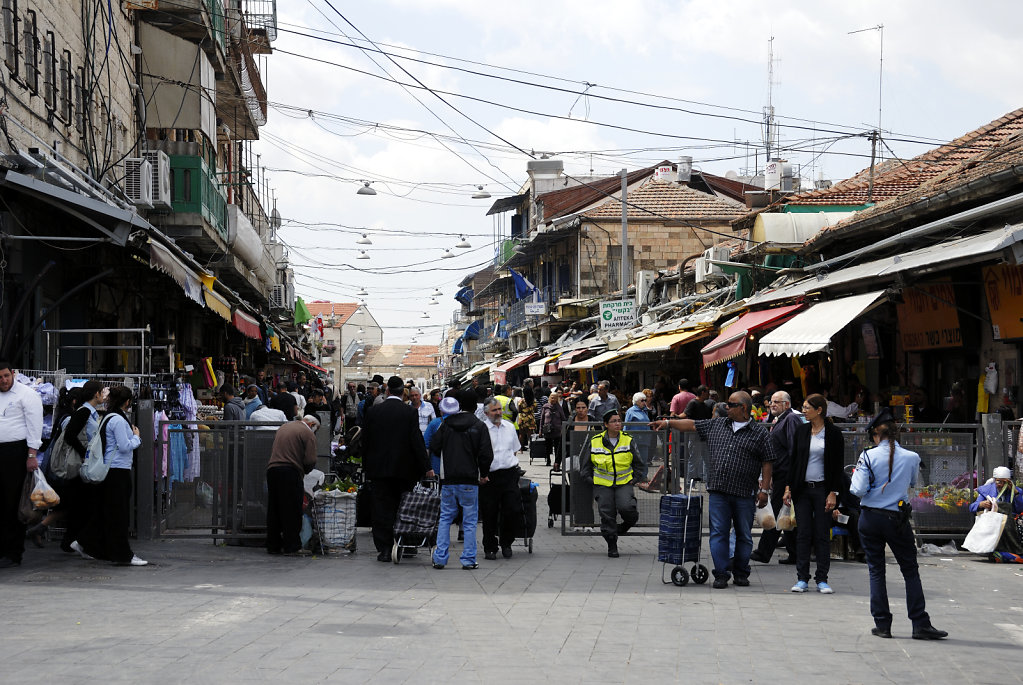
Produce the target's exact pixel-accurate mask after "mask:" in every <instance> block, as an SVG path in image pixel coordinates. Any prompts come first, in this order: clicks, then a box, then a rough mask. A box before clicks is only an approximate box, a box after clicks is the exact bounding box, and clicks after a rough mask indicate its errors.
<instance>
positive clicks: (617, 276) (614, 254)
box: [607, 245, 636, 294]
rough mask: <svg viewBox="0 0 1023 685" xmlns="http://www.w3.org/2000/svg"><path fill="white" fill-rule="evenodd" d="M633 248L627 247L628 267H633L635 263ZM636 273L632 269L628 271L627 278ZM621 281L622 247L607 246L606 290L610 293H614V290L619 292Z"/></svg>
mask: <svg viewBox="0 0 1023 685" xmlns="http://www.w3.org/2000/svg"><path fill="white" fill-rule="evenodd" d="M634 259H635V247H634V246H633V245H629V262H630V264H629V266H630V267H631V266H633V265H634V264H635V262H634V261H633V260H634ZM635 275H636V273H635V271H634V270H633V269H631V268H630V269H629V274H628V276H629V277H630V278H633V277H635ZM621 280H622V246H621V245H608V246H607V289H608V291H609V292H610V293H612V294H613V293H614V291H615V290H621V288H622V286H621Z"/></svg>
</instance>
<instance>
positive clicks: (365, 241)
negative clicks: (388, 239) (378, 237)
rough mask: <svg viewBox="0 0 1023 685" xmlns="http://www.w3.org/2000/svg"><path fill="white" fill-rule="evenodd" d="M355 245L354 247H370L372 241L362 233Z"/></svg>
mask: <svg viewBox="0 0 1023 685" xmlns="http://www.w3.org/2000/svg"><path fill="white" fill-rule="evenodd" d="M355 244H356V245H372V244H373V241H372V240H370V239H369V236H367V235H366V234H365V233H363V234H362V237H361V238H359V239H358V240H356V241H355Z"/></svg>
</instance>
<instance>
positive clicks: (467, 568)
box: [442, 564, 480, 571]
mask: <svg viewBox="0 0 1023 685" xmlns="http://www.w3.org/2000/svg"><path fill="white" fill-rule="evenodd" d="M479 567H480V565H479V564H466V565H465V566H463V567H462V570H463V571H472V570H474V569H477V568H479ZM442 568H443V567H442Z"/></svg>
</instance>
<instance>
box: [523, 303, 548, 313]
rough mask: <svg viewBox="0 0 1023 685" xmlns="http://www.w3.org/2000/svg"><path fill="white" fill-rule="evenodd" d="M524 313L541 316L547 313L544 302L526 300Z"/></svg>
mask: <svg viewBox="0 0 1023 685" xmlns="http://www.w3.org/2000/svg"><path fill="white" fill-rule="evenodd" d="M524 313H525V314H526V316H543V315H544V314H546V313H547V303H546V302H527V303H526V305H525V311H524Z"/></svg>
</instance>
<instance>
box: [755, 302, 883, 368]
mask: <svg viewBox="0 0 1023 685" xmlns="http://www.w3.org/2000/svg"><path fill="white" fill-rule="evenodd" d="M883 296H884V291H883V290H876V291H874V292H870V293H864V294H863V295H853V296H852V297H843V298H841V299H838V300H831V301H830V302H821V303H820V304H816V305H814V306H813V307H811V308H810V309H808V310H806V311H805V312H802V313H801V314H798V315H796V316H794V317H792V318H791V319H789V320H788V321H786V322H785V323H783V324H782V325H781V326H778V327H777V328H775V329H774V330H773V331H771V332H770V333H768V334H767V335H765V336H764V337H763V338H761V339H760V345H759V352H760V354H762V355H766V356H768V357H773V356H788V357H797V356H799V355H803V354H810V353H812V352H823V351H825V350H827V349H828V345H830V344H831V338H832V337H833V336H834V335H835V334H836V333H838V332H839V331H840V330H842V329H843V328H845V327H846V326H848V325H849V322H850V321H852V320H853V319H855V318H856V317H857V316H859V315H860V314H863V313H864V312H866V311H867V310H869V309H871V308H873V307H874V306H875V305H876V304H878V302H879V301H880V300H881V298H882V297H883Z"/></svg>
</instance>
